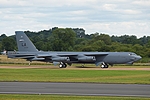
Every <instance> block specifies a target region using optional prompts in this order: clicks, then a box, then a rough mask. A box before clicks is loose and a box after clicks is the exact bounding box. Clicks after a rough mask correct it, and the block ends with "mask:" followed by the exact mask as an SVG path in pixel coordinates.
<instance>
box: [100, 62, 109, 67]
mask: <svg viewBox="0 0 150 100" xmlns="http://www.w3.org/2000/svg"><path fill="white" fill-rule="evenodd" d="M108 67H109V66H108V64H106V63H102V65H101V68H108Z"/></svg>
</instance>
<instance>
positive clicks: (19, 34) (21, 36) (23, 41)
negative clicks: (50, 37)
mask: <svg viewBox="0 0 150 100" xmlns="http://www.w3.org/2000/svg"><path fill="white" fill-rule="evenodd" d="M15 33H16V41H17V46H18V51H28V52H37V51H38V50H37V49H36V47H35V46H34V44H33V43H32V42H31V41H30V39H29V38H28V37H27V35H26V34H25V33H24V32H23V31H15Z"/></svg>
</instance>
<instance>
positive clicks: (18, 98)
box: [0, 94, 150, 100]
mask: <svg viewBox="0 0 150 100" xmlns="http://www.w3.org/2000/svg"><path fill="white" fill-rule="evenodd" d="M0 100H150V99H149V98H141V97H104V96H63V95H6V94H0Z"/></svg>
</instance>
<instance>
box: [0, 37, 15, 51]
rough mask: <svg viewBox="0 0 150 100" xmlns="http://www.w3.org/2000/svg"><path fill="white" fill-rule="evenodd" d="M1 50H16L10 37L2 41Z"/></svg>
mask: <svg viewBox="0 0 150 100" xmlns="http://www.w3.org/2000/svg"><path fill="white" fill-rule="evenodd" d="M2 49H5V50H7V51H12V50H15V49H16V42H15V40H14V39H13V38H11V37H6V38H4V39H3V40H2Z"/></svg>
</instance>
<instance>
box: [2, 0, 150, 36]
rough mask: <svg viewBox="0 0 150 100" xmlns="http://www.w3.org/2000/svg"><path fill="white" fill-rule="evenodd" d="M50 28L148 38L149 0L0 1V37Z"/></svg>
mask: <svg viewBox="0 0 150 100" xmlns="http://www.w3.org/2000/svg"><path fill="white" fill-rule="evenodd" d="M52 27H61V28H66V27H67V28H83V29H85V31H86V34H92V33H96V32H99V33H105V34H108V35H110V36H112V35H115V36H121V35H125V34H126V35H136V36H137V37H143V36H150V0H0V35H1V34H6V35H7V36H10V35H14V34H15V31H17V30H19V31H27V30H29V31H36V32H38V31H41V30H48V29H51V28H52Z"/></svg>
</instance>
